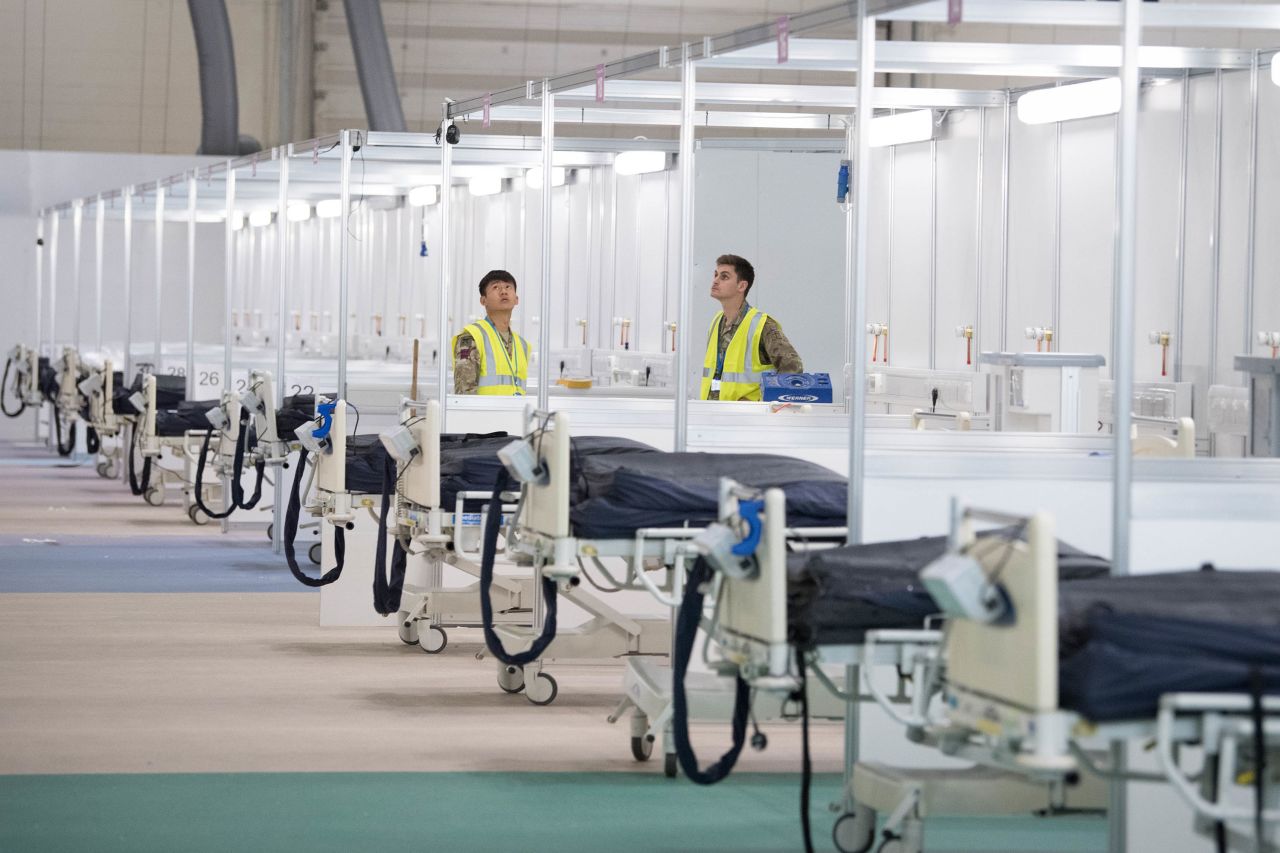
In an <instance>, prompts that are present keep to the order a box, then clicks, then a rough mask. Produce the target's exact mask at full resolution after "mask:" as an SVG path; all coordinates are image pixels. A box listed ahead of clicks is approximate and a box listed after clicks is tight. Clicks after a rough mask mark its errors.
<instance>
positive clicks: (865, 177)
mask: <svg viewBox="0 0 1280 853" xmlns="http://www.w3.org/2000/svg"><path fill="white" fill-rule="evenodd" d="M875 68H876V19H875V18H874V17H873V16H871V15H870V14H868V11H867V0H858V64H857V84H858V106H857V115H856V118H855V120H854V122H853V133H855V134H856V135H855V136H854V137H853V140H854V141H856V143H857V144H856V147H855V148H853V149H852V150H851V152H850V153H851V155H852V156H853V160H854V184H853V198H854V202H853V216H852V217H846V220H845V227H846V229H847V233H846V243H847V244H848V245H850V246H852V248H853V259H852V263H851V264H849V265H848V266H847V272H848V273H851V274H852V277H853V280H852V282H851V283H850V282H846V287H847V286H849V285H850V284H851V285H852V289H853V299H852V300H849V302H848V306H847V307H848V312H849V313H848V316H847V317H846V318H845V320H846V323H845V326H846V330H847V333H848V334H849V335H850V337H851V338H854V339H855V340H856V341H857V342H856V343H855V344H854V345H853V347H852V354H853V358H852V360H851V362H850V372H849V489H848V492H849V498H848V526H849V533H848V535H847V540H848V542H849V544H851V545H857V544H860V543H861V542H862V520H863V518H862V516H863V494H862V492H863V490H862V485H863V474H864V471H865V461H866V459H865V457H866V408H867V403H866V398H865V390H866V371H867V348H866V346H865V345H863V343H862V338H861V334H860V330H862V329H864V328H866V325H867V273H868V269H867V249H868V245H869V239H868V237H869V232H870V222H869V221H868V216H869V212H870V199H871V193H870V189H871V187H870V182H871V134H870V133H869V130H870V127H871V105H872V98H873V96H874V89H875V83H876V72H875ZM859 683H860V668H859V667H858V666H856V665H849V666H846V667H845V685H846V689H847V690H849V691H851V693H852V694H853V695H852V697H851V698H850V699H848V700H846V701H845V707H844V787H843V808H844V812H845V814H852V813H854V803H853V785H852V781H853V778H852V774H853V767H854V765H855V764H857V762H858V757H859V754H860V751H861V749H860V747H861V744H860V741H859V739H860V734H861V729H862V726H861V711H860V708H859V706H858V702H857V693H858V690H859V687H858V685H859Z"/></svg>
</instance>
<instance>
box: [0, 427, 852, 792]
mask: <svg viewBox="0 0 1280 853" xmlns="http://www.w3.org/2000/svg"><path fill="white" fill-rule="evenodd" d="M3 455H4V448H3V447H0V456H3ZM0 480H3V484H4V487H3V488H0V533H22V534H24V535H27V534H30V535H40V536H49V537H54V538H56V537H57V536H58V535H59V534H70V533H80V534H97V535H104V534H105V535H112V534H116V535H122V536H130V537H138V538H139V542H140V544H139V547H145V544H142V543H143V542H144V539H143V537H145V536H147V535H151V534H153V533H163V534H165V535H175V536H187V537H192V538H194V539H201V538H211V537H215V536H217V535H218V534H217V533H216V530H215V529H211V528H196V527H195V526H194V525H192V524H190V523H189V522H188V521H187V520H186V519H185V518H184V517H182V514H181V510H180V509H179V508H178V507H177V506H166V507H161V508H153V507H148V506H146V505H145V504H143V503H142V502H141V501H140V500H139V499H136V498H133V497H131V496H129V495H128V494H127V492H126V493H123V495H122V493H121V488H120V484H119V483H118V482H114V483H112V482H108V481H105V480H101V479H100V478H98V477H97V475H96V474H95V473H94V472H93V469H92V468H77V469H58V468H23V467H17V466H9V467H5V468H0ZM33 494H38V495H40V499H39V500H38V501H34V502H33V501H32V500H31V498H30V496H31V495H33ZM48 507H54V508H55V509H52V510H50V509H48ZM58 507H66V509H57V508H58ZM104 507H105V508H106V509H104ZM104 514H105V515H106V516H107V517H106V518H104V517H103V516H104ZM257 535H258V536H261V534H260V533H258V534H257ZM266 547H267V544H266V542H265V541H264V542H263V548H264V549H265V548H266ZM317 613H318V598H317V596H316V595H315V594H314V593H307V592H299V593H246V594H181V595H178V594H136V593H135V594H11V595H0V773H122V772H123V773H130V772H216V771H221V772H251V771H396V770H406V771H442V770H454V771H463V770H493V771H522V770H523V771H530V770H543V771H548V770H554V771H565V770H577V771H635V770H638V769H643V770H645V771H646V772H654V773H660V772H661V770H660V762H657V761H651V762H649V764H647V765H638V764H637V763H636V762H634V761H633V760H632V759H631V756H630V751H629V747H628V741H629V727H628V725H627V724H626V721H625V720H624V721H622V722H620V723H618V724H617V725H614V726H611V725H609V724H608V723H607V722H606V721H605V717H606V716H607V715H608V714H609V712H610V711H611V710H612V708H613V706H614V705H615V703H616V702H617V700H618V698H619V696H620V691H621V686H622V671H623V670H622V665H621V663H610V664H607V665H600V666H568V665H563V666H555V667H549V668H548V671H549V672H552V673H553V674H554V675H555V677H556V678H557V680H558V681H559V683H560V696H559V698H558V699H557V700H556V702H555V704H553V705H551V706H549V707H535V706H532V705H530V704H529V703H528V702H527V701H526V700H525V699H524V697H523V696H519V695H507V694H504V693H502V692H501V691H499V690H498V688H497V686H496V682H495V664H494V662H493V660H492V659H491V658H486V659H485V660H484V661H477V660H476V658H475V653H476V652H477V651H480V650H481V648H482V644H481V638H480V636H479V632H478V631H458V630H454V631H450V646H449V648H448V649H447V650H446V651H445V653H444V654H441V655H434V656H429V655H426V654H424V653H423V652H421V651H419V650H418V649H417V648H416V647H408V646H405V645H403V644H401V643H400V642H399V640H398V639H396V637H395V632H394V630H393V629H392V628H391V627H390V626H388V627H387V628H386V629H369V628H357V629H339V628H325V629H321V628H320V627H318V625H317ZM696 729H697V730H696V731H695V733H694V737H695V745H696V746H697V748H698V749H700V750H701V752H702V758H703V762H704V763H707V762H709V761H710V760H712V759H713V758H714V757H716V756H718V755H719V753H720V752H721V751H723V750H724V749H725V748H726V747H727V745H728V730H727V726H711V725H699V726H697V727H696ZM765 730H766V732H767V734H768V735H769V748H768V749H767V750H766V751H765V752H763V753H755V752H753V751H752V750H751V749H750V748H748V749H746V750H744V752H743V756H742V760H741V762H740V765H739V767H740V769H742V770H780V771H782V770H785V771H795V770H798V769H799V755H800V750H799V742H800V737H799V735H800V732H799V726H798V725H795V724H784V723H770V724H766V726H765ZM841 743H842V734H841V727H840V726H839V725H837V724H832V723H815V725H814V732H813V754H814V757H815V767H816V769H817V770H819V771H836V770H838V769H839V767H840V756H841Z"/></svg>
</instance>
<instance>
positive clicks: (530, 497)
mask: <svg viewBox="0 0 1280 853" xmlns="http://www.w3.org/2000/svg"><path fill="white" fill-rule="evenodd" d="M502 455H503V461H504V465H505V468H504V470H503V471H502V472H500V475H499V478H498V482H497V484H496V485H495V490H496V491H502V490H504V489H505V488H506V487H507V485H508V484H509V483H510V480H511V477H512V475H513V474H514V475H515V477H516V479H517V480H519V481H520V501H519V506H518V509H517V511H516V514H515V518H514V519H513V521H512V523H511V525H510V531H511V532H510V534H509V543H508V550H509V551H515V552H517V553H520V554H524V555H525V556H526V557H527V558H528V559H529V560H531V561H532V563H533V567H534V576H535V577H536V578H537V579H538V580H539V582H540V585H541V587H542V596H541V597H540V599H539V600H538V601H537V602H535V603H536V604H537V605H538V607H539V609H538V610H537V611H536V612H535V620H534V627H532V628H528V629H518V628H510V627H505V626H486V632H485V638H486V643H487V645H488V647H489V649H490V651H491V652H493V654H494V656H495V657H496V658H498V660H499V661H500V662H501V663H502V664H505V667H504V668H502V669H500V672H499V679H500V683H501V681H502V679H503V678H504V677H512V678H514V677H516V676H517V675H520V676H522V677H523V679H524V683H525V684H529V683H531V681H532V679H531V678H529V677H528V676H527V670H529V669H530V668H531V667H532V668H535V671H536V673H537V674H536V675H534V676H533V679H541V678H543V677H547V678H549V676H547V675H546V673H544V672H542V669H543V667H544V665H545V664H546V663H547V662H549V661H552V660H566V659H601V658H605V659H607V658H614V657H623V656H627V657H628V659H629V660H628V664H629V666H628V672H629V673H630V672H632V671H641V672H647V669H646V667H645V666H644V660H645V658H643V657H642V656H643V655H655V654H663V655H665V654H666V652H667V649H668V647H669V644H670V639H671V624H670V621H669V618H668V617H665V616H664V617H662V618H648V617H646V618H630V617H627V616H624V615H623V614H621V613H618V612H617V611H616V610H614V609H613V608H610V607H608V606H607V605H605V604H604V602H603V601H602V600H601V599H600V598H599V597H597V596H590V597H587V596H586V595H585V594H584V592H583V591H582V589H581V587H580V582H581V581H582V580H583V579H584V578H585V579H587V580H589V581H592V578H593V572H592V571H590V570H588V569H587V567H586V562H587V561H590V562H591V564H592V566H593V567H594V574H599V575H600V576H601V577H603V578H604V579H605V582H606V583H607V584H608V587H609V589H610V590H624V589H628V590H646V591H648V592H649V593H650V594H652V595H654V596H656V597H657V598H658V600H659V601H661V602H663V603H664V604H666V605H667V606H673V605H674V604H675V601H676V598H675V591H676V590H679V589H680V588H681V586H682V580H681V579H682V577H683V569H684V565H685V562H686V560H687V559H688V558H689V557H690V556H691V555H692V553H693V552H692V540H693V538H694V537H695V536H697V535H698V534H699V533H700V532H701V531H702V529H703V528H704V527H706V526H707V525H709V524H711V523H712V522H715V521H716V519H717V517H718V513H719V508H720V494H719V480H720V478H721V477H722V476H723V475H726V474H729V473H734V474H736V475H737V476H738V477H740V478H742V479H744V480H746V481H747V482H748V483H752V484H754V485H756V486H759V487H764V486H770V485H777V486H779V487H780V488H781V489H783V490H785V491H787V492H789V493H790V494H791V497H792V504H791V507H792V517H791V519H790V521H789V524H790V528H789V534H790V535H793V536H794V537H796V538H806V537H807V538H811V539H812V538H821V537H824V536H843V535H844V528H843V526H842V524H843V519H844V515H845V511H846V502H847V493H846V485H845V480H844V478H843V477H840V476H838V475H836V474H834V473H833V472H831V471H829V470H827V469H826V468H823V467H821V466H818V465H814V464H811V463H807V462H803V461H800V460H796V459H789V458H787V457H781V456H774V455H768V454H712V453H649V454H627V455H616V454H615V455H609V456H600V457H596V458H588V459H584V460H582V461H581V464H580V467H579V466H573V467H571V460H572V457H573V455H574V442H573V441H572V440H571V439H570V436H569V427H568V419H567V417H566V416H565V415H563V414H562V413H560V414H556V413H543V412H536V411H534V410H532V409H528V410H526V413H525V428H524V437H523V438H522V439H521V440H520V441H519V442H516V443H513V445H512V446H511V447H509V448H506V449H504V451H503V454H502ZM574 467H577V468H578V471H579V472H580V473H577V474H575V473H573V471H574ZM494 500H495V502H496V498H495V499H494ZM495 509H496V503H495V504H492V505H491V509H490V513H489V516H488V518H487V519H486V529H485V542H484V546H483V547H484V559H483V562H482V581H481V588H482V591H483V589H484V586H485V580H484V575H487V574H488V572H489V571H491V565H492V556H493V551H494V549H495V547H496V540H497V535H498V524H499V520H498V519H497V517H496V515H495ZM606 559H615V560H621V561H622V562H623V564H624V569H625V573H624V574H622V575H621V576H615V575H613V574H612V573H611V572H610V570H609V569H608V568H607V567H606V565H605V563H604V560H606ZM659 570H663V571H665V578H664V580H663V583H661V584H659V583H657V582H656V581H654V580H653V579H652V578H651V577H650V575H651V574H653V573H654V572H656V571H659ZM593 583H596V585H598V586H603V584H601V583H600V582H598V581H593ZM558 597H562V598H564V599H566V600H567V601H571V602H573V603H575V604H579V606H583V607H584V609H587V610H588V612H590V613H592V614H593V616H594V618H593V619H592V620H591V621H589V622H587V623H586V624H585V625H583V626H581V627H579V628H575V629H571V630H559V629H558V627H557V624H556V615H557V614H556V607H557V598H558ZM482 601H483V599H482ZM649 660H650V661H652V660H653V658H649ZM629 677H630V676H629ZM645 677H646V678H647V676H645ZM554 683H555V682H554V680H551V685H552V686H554ZM531 698H533V697H531ZM533 701H537V699H536V698H534V699H533ZM625 709H626V708H625V707H620V708H619V709H618V711H617V712H615V714H614V715H613V717H612V718H611V719H617V718H618V716H619V715H620V714H621V713H622V711H624V710H625ZM632 726H633V734H632V749H633V753H634V754H635V756H636V757H637V758H647V757H648V750H649V749H650V748H651V745H652V743H653V741H654V739H655V738H656V735H657V734H658V733H660V732H662V731H664V727H665V720H664V719H659V720H656V721H649V720H648V719H646V715H645V714H644V713H643V711H642V710H641V709H637V711H636V714H635V715H633V721H632Z"/></svg>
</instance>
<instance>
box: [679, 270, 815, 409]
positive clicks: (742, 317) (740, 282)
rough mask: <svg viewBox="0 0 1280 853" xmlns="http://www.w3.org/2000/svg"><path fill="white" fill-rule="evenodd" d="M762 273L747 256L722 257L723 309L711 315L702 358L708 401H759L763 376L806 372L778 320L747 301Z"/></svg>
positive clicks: (715, 288) (714, 287) (717, 288)
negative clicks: (752, 264)
mask: <svg viewBox="0 0 1280 853" xmlns="http://www.w3.org/2000/svg"><path fill="white" fill-rule="evenodd" d="M755 280H756V271H755V268H754V267H753V266H751V263H750V262H749V261H748V260H747V259H746V258H740V257H738V256H737V255H721V256H720V257H718V258H716V272H715V276H714V277H713V278H712V280H711V298H712V299H715V300H718V301H719V302H720V310H719V311H717V312H716V315H715V316H714V317H712V318H711V331H710V332H708V333H707V354H706V357H705V358H704V359H703V362H702V389H701V393H700V394H699V395H698V396H699V399H702V400H759V399H761V398H762V396H763V393H762V391H761V388H760V381H761V378H760V375H761V374H762V373H765V372H767V371H768V372H776V373H803V372H804V363H803V362H802V361H801V360H800V354H799V353H798V352H796V348H795V347H793V346H792V345H791V341H789V340H787V336H786V335H784V334H783V333H782V327H781V326H780V325H778V321H777V320H775V319H773V318H772V317H770V316H769V315H768V314H766V313H764V312H763V311H760V310H758V309H756V308H752V307H751V305H750V304H748V302H747V294H749V293H750V292H751V285H753V284H755Z"/></svg>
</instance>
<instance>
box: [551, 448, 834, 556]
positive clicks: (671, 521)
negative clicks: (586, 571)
mask: <svg viewBox="0 0 1280 853" xmlns="http://www.w3.org/2000/svg"><path fill="white" fill-rule="evenodd" d="M582 472H583V480H584V483H583V485H584V487H585V489H584V491H585V499H584V500H582V501H580V502H577V503H575V504H574V506H573V507H572V508H571V510H570V518H571V520H572V522H573V525H574V529H575V531H576V533H577V535H579V536H585V537H590V538H595V539H618V538H630V537H631V536H632V535H633V534H634V533H635V531H636V530H637V529H639V528H641V527H680V526H683V525H685V524H686V523H687V524H688V525H690V526H694V527H701V526H705V525H707V524H710V523H711V522H713V521H715V520H716V518H717V516H718V515H719V498H720V478H721V477H731V478H733V479H734V480H736V481H738V482H739V483H741V484H743V485H744V486H748V487H751V488H757V489H766V488H780V489H782V490H783V491H784V492H785V493H786V496H787V523H788V524H789V525H791V526H793V527H795V526H804V527H831V526H836V527H842V526H844V523H845V519H846V517H847V506H848V505H847V500H848V486H847V483H846V480H845V478H844V477H842V476H840V475H839V474H836V473H835V472H834V471H831V470H829V469H827V468H824V467H822V466H821V465H815V464H814V463H812V462H805V461H803V460H800V459H793V458H791V457H787V456H775V455H772V454H765V453H652V454H612V455H606V456H599V457H595V458H591V459H585V460H584V461H583V464H582Z"/></svg>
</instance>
